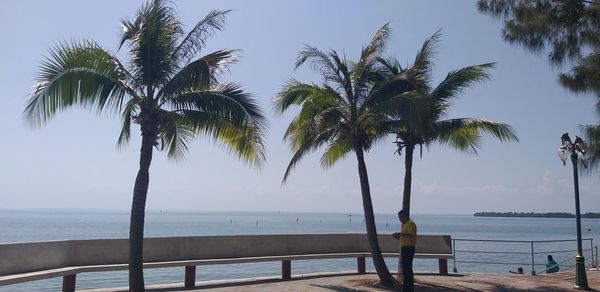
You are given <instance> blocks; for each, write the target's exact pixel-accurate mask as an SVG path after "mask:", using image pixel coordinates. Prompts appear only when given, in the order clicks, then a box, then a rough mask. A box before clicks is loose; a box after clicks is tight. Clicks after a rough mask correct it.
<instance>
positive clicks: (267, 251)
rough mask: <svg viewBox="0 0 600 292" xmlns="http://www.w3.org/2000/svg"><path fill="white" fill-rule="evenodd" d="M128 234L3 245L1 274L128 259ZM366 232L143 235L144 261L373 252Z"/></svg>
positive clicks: (387, 240)
mask: <svg viewBox="0 0 600 292" xmlns="http://www.w3.org/2000/svg"><path fill="white" fill-rule="evenodd" d="M128 242H129V240H127V239H93V240H68V241H50V242H32V243H13V244H0V276H2V275H10V274H18V273H25V272H32V271H39V270H47V269H55V268H62V267H67V266H84V265H102V264H124V263H127V261H128V253H129V252H128ZM379 242H380V245H381V249H382V252H384V253H387V252H389V253H393V252H398V250H399V245H398V241H397V240H395V239H394V238H392V237H391V235H389V234H382V235H379ZM368 251H369V244H368V241H367V237H366V235H365V234H295V235H294V234H291V235H237V236H198V237H162V238H147V239H145V240H144V262H164V261H181V260H200V259H225V258H238V257H258V256H278V255H302V254H323V253H352V252H368ZM417 253H441V254H449V253H452V245H451V242H450V236H447V235H444V236H440V235H419V236H418V239H417Z"/></svg>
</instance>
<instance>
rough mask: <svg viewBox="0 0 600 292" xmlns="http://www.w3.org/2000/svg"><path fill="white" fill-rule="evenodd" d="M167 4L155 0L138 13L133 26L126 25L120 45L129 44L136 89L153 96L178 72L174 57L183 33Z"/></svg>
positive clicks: (162, 0)
mask: <svg viewBox="0 0 600 292" xmlns="http://www.w3.org/2000/svg"><path fill="white" fill-rule="evenodd" d="M167 3H168V1H166V0H152V1H149V2H148V3H146V4H145V5H144V6H143V7H142V8H141V9H140V10H139V11H138V13H137V15H136V17H135V20H134V21H133V22H130V21H129V22H128V21H123V35H122V38H121V43H122V44H124V43H128V44H129V51H130V55H131V62H130V64H131V67H132V73H133V76H134V77H135V79H134V80H135V85H136V87H144V88H146V89H147V90H149V91H151V92H150V93H153V91H154V89H155V88H156V87H159V86H160V85H164V84H165V83H166V82H167V81H168V80H169V79H170V78H171V76H172V75H173V74H174V72H175V71H176V69H177V68H178V67H177V66H178V64H177V59H176V58H174V56H173V55H172V53H173V52H174V50H175V49H176V47H175V44H176V42H177V40H178V39H180V38H181V36H182V34H183V31H182V29H181V23H180V22H179V19H178V18H177V17H176V16H175V12H174V10H173V9H172V8H171V7H169V6H168V5H167Z"/></svg>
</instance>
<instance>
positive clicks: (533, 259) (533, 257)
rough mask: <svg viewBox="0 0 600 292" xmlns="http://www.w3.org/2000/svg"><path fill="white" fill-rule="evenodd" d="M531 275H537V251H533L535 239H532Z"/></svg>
mask: <svg viewBox="0 0 600 292" xmlns="http://www.w3.org/2000/svg"><path fill="white" fill-rule="evenodd" d="M531 275H533V276H535V253H534V252H533V241H531Z"/></svg>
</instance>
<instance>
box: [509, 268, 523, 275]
mask: <svg viewBox="0 0 600 292" xmlns="http://www.w3.org/2000/svg"><path fill="white" fill-rule="evenodd" d="M508 272H509V273H512V274H521V275H522V274H523V268H521V267H518V268H517V271H516V272H515V271H508Z"/></svg>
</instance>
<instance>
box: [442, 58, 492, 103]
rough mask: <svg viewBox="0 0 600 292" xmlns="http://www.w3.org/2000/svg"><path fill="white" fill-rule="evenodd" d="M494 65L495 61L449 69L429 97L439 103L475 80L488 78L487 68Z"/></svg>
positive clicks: (453, 95)
mask: <svg viewBox="0 0 600 292" xmlns="http://www.w3.org/2000/svg"><path fill="white" fill-rule="evenodd" d="M494 65H495V63H485V64H480V65H473V66H468V67H464V68H461V69H459V70H454V71H450V72H449V73H448V75H447V76H446V78H444V80H443V81H442V82H440V83H439V84H438V86H437V87H436V88H435V89H434V90H433V91H432V92H431V97H432V98H433V99H435V100H436V101H438V102H440V103H441V102H446V101H448V100H449V99H451V98H455V97H456V95H457V94H459V93H461V92H462V91H463V89H465V88H467V87H469V86H471V85H473V84H475V83H477V82H481V81H484V80H489V79H490V74H489V69H491V68H494Z"/></svg>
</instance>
